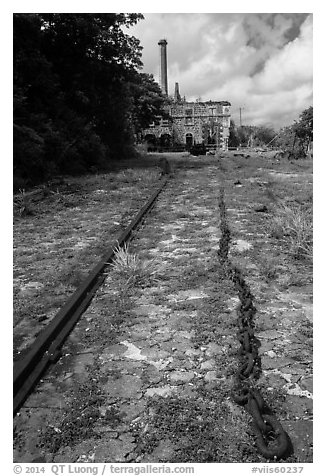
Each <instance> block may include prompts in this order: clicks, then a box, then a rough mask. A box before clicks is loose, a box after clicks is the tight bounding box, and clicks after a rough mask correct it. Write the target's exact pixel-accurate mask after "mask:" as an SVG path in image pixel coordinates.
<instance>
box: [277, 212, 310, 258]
mask: <svg viewBox="0 0 326 476" xmlns="http://www.w3.org/2000/svg"><path fill="white" fill-rule="evenodd" d="M269 232H270V235H271V236H273V237H274V238H277V239H284V240H285V241H286V243H287V244H288V252H289V253H290V254H291V255H292V256H294V257H295V258H299V259H300V258H301V259H302V258H308V259H310V260H311V259H312V255H313V223H312V207H311V206H306V207H304V206H302V205H298V204H287V205H282V206H281V207H279V208H278V209H277V210H276V212H275V214H274V216H273V218H272V220H271V222H270V229H269Z"/></svg>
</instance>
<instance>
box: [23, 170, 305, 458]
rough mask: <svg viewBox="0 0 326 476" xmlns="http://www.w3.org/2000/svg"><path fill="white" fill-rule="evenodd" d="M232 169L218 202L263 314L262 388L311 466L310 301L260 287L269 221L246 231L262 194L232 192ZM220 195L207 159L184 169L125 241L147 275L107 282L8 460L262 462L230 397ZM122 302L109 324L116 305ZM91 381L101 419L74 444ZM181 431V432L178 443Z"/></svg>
mask: <svg viewBox="0 0 326 476" xmlns="http://www.w3.org/2000/svg"><path fill="white" fill-rule="evenodd" d="M227 173H228V172H226V177H228V175H227ZM229 173H230V178H229V183H228V189H227V190H228V192H227V195H226V206H227V213H228V219H229V221H230V223H231V224H232V227H231V229H232V230H233V231H234V240H233V244H232V247H231V251H230V257H231V259H232V261H234V262H236V263H237V265H238V266H239V265H240V267H243V268H244V269H246V270H247V271H246V280H247V281H248V283H249V285H250V287H251V289H252V292H253V295H254V297H255V304H256V307H257V309H258V312H257V317H256V321H257V329H256V335H257V337H258V338H259V339H260V341H261V344H262V346H261V347H260V355H261V357H262V370H263V375H262V376H261V378H260V380H259V385H261V387H262V388H263V389H264V393H265V395H266V399H267V401H268V402H269V403H270V404H271V406H272V408H273V410H274V412H275V414H276V416H277V417H278V418H279V419H280V421H281V422H282V424H283V426H284V427H285V429H286V430H287V431H288V432H289V434H290V436H291V439H292V442H293V446H294V455H293V456H292V460H291V461H294V462H300V461H301V462H304V461H306V462H308V461H311V459H312V451H311V445H312V427H311V425H312V422H311V420H312V405H311V402H312V374H311V367H312V357H311V355H312V348H311V345H312V339H311V337H310V334H309V336H308V335H307V333H309V332H310V328H309V326H308V327H307V322H309V319H311V299H310V294H309V292H311V289H310V288H309V289H308V290H307V292H306V293H305V294H304V293H302V292H300V293H298V292H296V290H295V289H293V290H291V292H285V291H283V292H281V291H280V290H279V289H278V287H277V283H276V284H274V286H266V283H265V284H264V282H263V281H262V278H261V274H260V269H259V263H258V262H257V259H256V258H255V253H256V252H257V249H256V247H257V246H258V249H259V250H261V249H263V248H264V247H265V252H270V247H271V246H272V245H271V243H269V242H268V240H267V239H266V237H265V236H264V233H263V232H264V230H263V229H262V227H263V226H264V224H263V219H261V221H260V222H259V220H258V222H257V223H256V225H255V226H253V225H252V220H253V218H255V220H256V216H257V215H256V216H255V217H253V215H252V211H251V210H252V206H253V202H252V200H253V193H252V191H253V190H254V194H257V199H258V198H259V196H258V194H259V193H260V191H259V190H256V189H254V184H252V187H251V193H250V194H247V191H246V188H245V187H242V188H241V189H239V190H240V191H241V192H240V193H239V190H238V189H237V193H236V194H235V193H234V188H232V183H231V182H232V180H233V177H232V171H230V172H229ZM219 188H220V173H219V169H218V166H217V164H214V163H213V164H210V165H207V166H203V167H199V168H196V169H189V170H182V171H179V172H178V173H177V174H176V177H175V178H173V179H171V181H170V182H169V183H168V186H167V188H166V189H165V190H164V191H163V193H162V194H161V195H160V198H159V200H158V202H157V204H156V205H155V207H154V209H153V210H152V212H151V214H150V215H149V216H148V217H147V218H146V220H145V222H144V224H143V226H142V227H141V229H140V230H139V231H138V232H137V233H136V235H135V237H134V239H133V241H132V243H131V251H132V252H133V253H137V254H138V256H139V257H140V258H141V259H142V260H143V262H145V261H147V262H150V263H152V269H153V274H152V275H151V276H150V277H149V278H148V281H147V282H145V283H144V282H143V283H142V284H141V285H136V286H134V287H133V288H132V289H131V290H130V288H128V289H124V288H123V283H122V284H121V281H119V279H117V278H116V275H114V274H112V273H108V276H107V279H106V281H105V283H104V285H103V286H102V288H101V289H100V291H99V292H98V294H97V296H96V297H95V299H94V301H93V303H92V305H91V306H90V307H89V309H88V310H87V312H86V313H85V315H84V316H83V319H82V320H81V322H80V323H79V324H78V325H77V327H76V328H75V330H74V331H73V333H72V334H71V336H70V338H69V340H68V342H67V343H66V344H65V347H64V349H63V354H64V355H63V357H62V358H61V359H60V361H59V363H58V364H57V366H56V369H54V370H53V372H52V373H51V372H50V373H49V375H48V376H47V377H46V378H44V380H43V381H42V382H41V383H40V385H39V387H38V390H37V392H35V393H34V394H33V395H32V396H31V397H30V398H29V399H28V401H27V402H26V404H25V406H24V408H23V409H22V410H21V412H20V414H19V415H18V416H17V417H16V422H15V426H16V434H17V435H16V441H15V455H14V458H15V461H17V462H19V461H24V462H29V461H33V460H34V461H35V458H36V459H38V458H39V459H40V460H41V461H42V460H43V461H48V462H50V461H54V462H78V461H79V462H88V461H89V462H98V463H100V462H141V463H144V462H159V461H161V462H177V461H184V462H187V461H192V462H206V461H216V462H252V461H257V462H263V461H265V460H264V459H263V458H262V457H261V456H260V455H259V454H257V452H256V451H255V447H254V440H253V437H252V434H251V432H250V417H248V415H247V414H246V413H245V412H244V411H243V409H242V408H240V407H238V406H237V405H235V404H234V403H233V402H232V400H231V398H230V390H231V388H232V383H233V375H234V372H235V370H236V368H237V365H238V360H237V352H236V350H237V348H238V342H237V340H236V337H235V334H236V325H235V323H236V307H237V305H238V304H239V301H238V298H237V296H236V293H235V291H234V289H233V288H232V286H231V284H230V283H229V282H226V280H225V278H223V276H222V275H221V270H219V265H218V260H217V250H218V248H219V239H220V235H221V232H220V228H219V213H218V192H219ZM258 201H259V200H258ZM256 221H257V220H256ZM250 233H252V235H250ZM257 233H258V235H257ZM259 233H260V234H261V235H262V236H261V237H259ZM257 243H258V245H257ZM150 260H152V261H150ZM117 300H118V302H119V305H118V312H117V315H116V314H114V313H113V311H112V306H113V304H114V303H116V301H117ZM113 314H114V315H113ZM117 316H118V317H117ZM300 326H301V327H300ZM305 332H306V334H305ZM90 382H94V385H95V386H96V392H95V393H94V395H96V397H97V398H98V400H96V399H95V400H96V401H95V404H93V403H92V402H91V403H89V402H88V401H87V400H86V401H87V402H88V403H87V405H86V406H87V408H88V409H89V408H91V407H92V408H93V406H95V407H96V408H95V407H94V408H95V409H96V411H95V412H94V414H93V413H92V415H91V416H90V417H89V418H90V420H88V423H87V424H88V429H89V431H88V432H87V431H85V430H84V428H82V429H81V431H85V432H84V433H83V435H84V436H83V437H82V438H81V437H80V438H79V437H78V435H77V434H75V433H74V431H73V430H72V428H73V422H70V421H69V419H68V416H69V412H70V414H71V415H75V413H73V411H72V408H73V409H74V411H75V409H76V408H77V407H76V405H78V402H80V407H78V408H79V411H80V417H79V416H78V417H77V418H80V419H82V415H83V412H85V411H86V410H85V408H83V405H82V402H83V398H84V397H83V395H84V394H83V393H82V391H84V392H85V391H86V390H87V391H88V385H90ZM85 389H86V390H85ZM78 392H81V395H82V396H79V394H78ZM89 392H90V394H91V395H92V396H93V393H91V392H92V390H91V389H90V390H89ZM97 402H98V403H97ZM92 405H93V406H92ZM174 408H175V410H173V409H174ZM187 411H188V414H186V412H187ZM77 414H78V413H77ZM209 414H211V415H212V416H213V418H212V419H210V415H209ZM187 415H188V416H187ZM189 415H190V417H189ZM187 418H190V419H189V421H188V420H187ZM194 420H196V421H195V422H194ZM212 420H214V422H212ZM184 421H187V426H185V427H184V426H183V423H184ZM63 422H65V423H63ZM158 422H161V423H158ZM160 425H161V427H160ZM216 425H218V426H217V427H216ZM67 428H69V431H70V433H69V432H68V430H67ZM181 428H182V429H184V433H182V432H181V430H180V433H178V429H181ZM27 432H28V434H29V437H27ZM51 432H52V433H51ZM199 433H200V435H201V436H200V438H199V437H198V434H199ZM80 434H81V433H80ZM31 435H33V436H34V437H31ZM44 435H47V436H46V437H45V436H44ZM51 435H52V442H53V440H54V439H58V441H59V443H58V444H57V445H56V446H52V447H51V445H50V443H49V440H51ZM69 435H70V436H69ZM56 441H57V440H56ZM198 445H202V446H199V447H197V446H198Z"/></svg>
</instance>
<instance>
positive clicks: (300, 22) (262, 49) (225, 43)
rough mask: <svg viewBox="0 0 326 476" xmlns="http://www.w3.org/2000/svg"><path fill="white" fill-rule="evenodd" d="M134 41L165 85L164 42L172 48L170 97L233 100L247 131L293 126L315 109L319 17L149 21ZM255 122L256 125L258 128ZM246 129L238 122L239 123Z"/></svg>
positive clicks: (157, 17)
mask: <svg viewBox="0 0 326 476" xmlns="http://www.w3.org/2000/svg"><path fill="white" fill-rule="evenodd" d="M145 18H146V19H145V20H144V21H141V22H140V23H139V24H138V25H137V26H136V27H135V28H133V29H130V31H129V33H130V34H134V36H136V37H138V38H140V40H141V44H142V45H143V46H144V50H143V63H144V71H146V72H151V73H153V74H154V76H155V77H156V79H157V80H158V65H159V49H158V45H157V42H158V41H159V40H160V39H161V38H166V39H167V41H168V79H169V92H170V94H173V91H174V83H175V82H178V83H179V86H180V93H181V95H186V97H187V99H189V100H195V99H196V98H198V97H201V99H202V100H209V99H212V100H214V99H215V100H229V101H230V102H231V103H232V105H233V111H234V115H235V119H236V120H237V118H238V112H237V110H238V108H239V107H244V119H245V123H248V124H249V123H253V124H259V123H261V124H266V123H271V122H272V123H273V124H274V126H275V127H279V126H283V125H284V124H286V123H291V122H293V120H294V119H296V118H297V117H298V115H299V114H300V112H301V111H302V110H303V109H305V108H306V107H308V106H309V105H311V97H312V15H310V16H307V15H305V14H283V13H282V14H275V13H274V14H240V13H232V14H218V13H214V14H206V13H203V14H202V13H194V14H191V13H181V14H169V13H165V14H145ZM250 121H252V122H250ZM237 122H238V121H237Z"/></svg>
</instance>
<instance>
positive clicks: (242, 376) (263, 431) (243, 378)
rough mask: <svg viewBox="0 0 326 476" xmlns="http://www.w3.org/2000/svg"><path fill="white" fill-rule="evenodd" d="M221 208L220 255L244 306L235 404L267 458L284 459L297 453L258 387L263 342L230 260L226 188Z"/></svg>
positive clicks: (248, 294) (247, 296)
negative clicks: (245, 415)
mask: <svg viewBox="0 0 326 476" xmlns="http://www.w3.org/2000/svg"><path fill="white" fill-rule="evenodd" d="M219 209H220V223H221V225H220V227H221V232H222V236H221V239H220V243H219V251H218V256H219V260H220V263H221V265H222V266H223V268H224V270H225V272H226V274H227V276H228V278H229V279H230V280H231V281H232V282H233V284H234V287H235V289H236V290H237V292H238V296H239V300H240V305H239V306H238V308H237V323H238V327H239V330H238V332H237V338H238V340H239V342H240V349H239V360H240V365H239V369H238V371H237V373H236V378H235V385H234V388H233V391H232V396H233V399H234V401H235V402H236V403H238V404H239V405H242V406H244V408H245V409H246V410H247V412H248V413H249V414H250V415H251V416H252V419H253V427H254V432H255V435H256V447H257V450H258V451H259V452H260V453H261V454H262V455H263V456H264V457H265V458H268V459H273V460H279V459H281V458H283V459H284V458H286V457H287V456H289V455H290V454H291V453H292V451H293V448H292V444H291V440H290V438H289V436H288V434H287V433H286V432H285V430H284V429H283V427H282V425H281V424H280V423H279V422H278V421H277V419H276V418H275V417H274V416H273V415H272V412H271V410H270V409H269V407H268V406H267V404H266V402H265V401H264V399H263V397H262V395H261V393H260V392H259V390H258V389H257V388H255V385H254V384H255V380H257V379H258V378H259V376H260V374H261V362H260V357H259V355H258V348H259V346H260V342H259V340H258V339H257V338H256V337H255V335H254V327H255V326H254V316H255V314H256V308H255V306H254V304H253V296H252V294H251V292H250V288H249V286H248V285H247V283H246V281H245V279H244V278H243V276H242V273H241V271H240V269H239V268H237V267H236V266H234V265H233V264H232V263H231V261H230V259H229V248H230V240H231V233H230V229H229V226H228V222H227V216H226V207H225V201H224V188H223V187H221V189H220V195H219Z"/></svg>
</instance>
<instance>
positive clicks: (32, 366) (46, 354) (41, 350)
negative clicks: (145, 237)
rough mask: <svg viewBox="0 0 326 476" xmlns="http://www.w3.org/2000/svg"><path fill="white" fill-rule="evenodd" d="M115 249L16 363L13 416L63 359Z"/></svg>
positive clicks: (148, 204)
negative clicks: (68, 340) (50, 368)
mask: <svg viewBox="0 0 326 476" xmlns="http://www.w3.org/2000/svg"><path fill="white" fill-rule="evenodd" d="M166 183H167V179H162V181H161V183H160V185H159V187H158V189H157V190H155V192H154V193H153V194H152V195H151V197H150V198H149V199H148V200H147V202H146V203H145V205H144V206H143V207H142V208H141V209H140V210H139V212H138V213H137V215H136V216H135V217H134V218H133V220H132V221H131V223H130V224H129V225H128V227H127V228H126V229H125V230H124V232H123V233H122V234H121V235H120V237H119V238H118V240H117V245H118V246H122V245H123V244H124V243H126V242H127V240H128V239H130V237H131V234H132V232H133V230H134V229H135V228H136V227H137V226H138V224H139V223H140V222H141V220H142V219H143V217H144V216H145V215H146V213H148V212H149V211H150V209H151V208H152V207H153V205H154V202H155V200H156V199H157V197H158V195H159V194H160V192H161V191H162V190H163V188H164V187H165V185H166ZM114 254H115V251H114V247H112V246H111V247H110V248H109V250H108V252H107V253H106V255H105V256H103V258H102V259H101V260H100V261H99V263H98V264H97V265H96V266H95V267H94V268H93V269H92V270H91V271H90V273H89V275H88V277H87V278H86V279H85V281H84V282H83V283H82V284H81V285H80V287H79V288H78V289H77V290H76V291H75V292H74V294H73V295H72V296H71V297H70V299H69V300H68V301H67V303H66V304H65V305H64V306H63V308H62V309H61V310H60V311H59V312H58V314H57V315H56V316H55V317H54V318H53V320H52V321H51V322H50V324H49V325H48V326H47V327H46V328H45V329H44V330H43V332H41V333H40V334H39V336H38V337H37V338H36V339H35V341H34V343H33V345H32V347H31V348H30V349H29V350H28V351H27V352H26V353H24V355H23V356H22V357H21V358H20V359H19V360H18V361H17V362H15V363H14V378H13V381H14V382H13V383H14V391H13V393H14V394H13V413H14V415H15V414H16V413H17V412H18V410H19V409H20V407H21V406H22V405H23V403H24V402H25V400H26V398H27V397H28V395H29V394H30V392H31V391H32V389H33V388H34V386H35V385H36V383H37V382H38V381H39V379H40V378H41V376H42V375H43V373H44V372H45V370H46V369H47V367H48V366H49V365H50V364H51V363H54V362H55V361H56V360H57V359H58V358H60V355H61V354H60V349H61V347H62V345H63V343H64V341H65V339H66V338H67V336H68V335H69V334H70V332H71V331H72V329H73V328H74V326H75V325H76V323H77V322H78V320H79V318H80V316H81V315H82V313H83V312H85V310H86V309H87V307H88V306H89V304H90V302H91V300H92V298H93V296H94V294H95V293H96V291H97V289H98V288H99V287H100V286H101V284H102V283H103V281H104V275H103V271H104V270H105V268H106V267H107V266H108V264H109V263H110V262H112V260H113V258H114Z"/></svg>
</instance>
